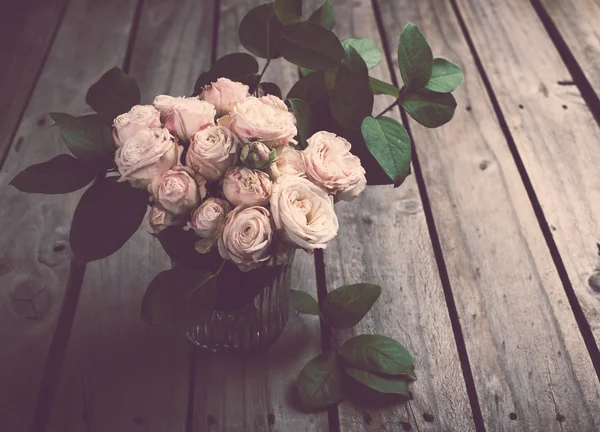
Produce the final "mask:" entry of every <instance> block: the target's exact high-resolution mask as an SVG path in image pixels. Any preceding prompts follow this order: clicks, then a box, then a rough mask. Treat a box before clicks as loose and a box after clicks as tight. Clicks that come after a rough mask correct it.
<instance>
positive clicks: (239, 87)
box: [200, 78, 250, 115]
mask: <svg viewBox="0 0 600 432" xmlns="http://www.w3.org/2000/svg"><path fill="white" fill-rule="evenodd" d="M248 96H250V94H249V93H248V86H247V85H245V84H242V83H239V82H235V81H231V80H230V79H228V78H219V79H218V80H217V81H216V82H214V83H211V84H210V85H207V86H205V87H204V90H203V91H202V94H201V95H200V98H201V99H203V100H205V101H206V102H209V103H211V104H213V105H214V106H215V108H216V109H217V114H218V115H224V114H229V112H230V111H231V110H232V109H233V107H234V106H235V105H236V104H237V103H238V102H240V101H243V100H244V99H246V98H247V97H248Z"/></svg>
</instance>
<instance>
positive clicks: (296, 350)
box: [193, 0, 329, 432]
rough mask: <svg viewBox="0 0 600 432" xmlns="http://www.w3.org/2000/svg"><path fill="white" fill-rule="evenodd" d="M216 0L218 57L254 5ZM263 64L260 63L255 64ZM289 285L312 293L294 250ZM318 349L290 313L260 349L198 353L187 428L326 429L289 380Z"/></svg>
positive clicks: (275, 72)
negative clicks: (281, 328)
mask: <svg viewBox="0 0 600 432" xmlns="http://www.w3.org/2000/svg"><path fill="white" fill-rule="evenodd" d="M260 3H261V1H259V0H253V1H250V2H245V4H240V3H239V2H235V1H233V0H227V1H224V0H222V1H221V9H220V25H219V37H218V47H217V54H218V57H220V56H222V55H225V54H228V53H231V52H238V51H244V49H243V48H242V47H241V45H240V43H239V40H238V36H237V27H238V25H239V22H240V21H241V19H242V18H243V17H244V15H245V14H246V12H247V11H248V9H250V8H252V7H254V6H256V5H258V4H260ZM261 64H264V62H261ZM297 73H298V72H297V69H296V68H295V67H293V66H292V65H290V64H286V63H285V62H283V61H282V60H275V61H273V62H271V65H270V66H269V69H268V70H267V72H266V74H265V80H266V81H274V82H276V83H278V84H279V85H280V86H281V88H282V90H283V92H284V94H285V93H286V92H287V90H289V88H291V86H292V84H293V82H294V81H295V79H296V77H297ZM292 281H293V282H292V289H296V290H304V291H307V292H309V293H310V294H312V295H313V296H315V297H316V295H317V294H316V291H317V288H316V278H315V269H314V261H313V258H312V257H311V256H308V255H307V254H305V253H304V252H302V251H298V252H297V253H296V257H295V260H294V267H293V273H292ZM320 351H321V337H320V327H319V320H318V319H317V318H316V317H299V316H296V315H292V316H291V317H290V320H289V322H288V324H287V326H286V328H285V330H284V332H283V334H282V335H281V337H280V338H279V340H278V341H276V342H275V343H274V344H273V345H272V346H271V347H269V348H268V349H267V350H265V351H262V352H257V353H253V354H249V355H244V356H243V357H242V356H227V355H214V354H210V353H206V352H204V351H198V352H197V354H196V356H197V362H196V382H195V385H196V386H195V391H194V418H193V430H194V431H197V432H203V431H211V432H217V431H222V432H251V431H256V432H264V431H271V432H276V431H278V432H279V431H280V432H284V431H285V432H296V431H315V432H317V431H319V432H321V431H327V430H329V428H328V424H327V414H326V413H324V412H321V413H316V414H305V413H303V412H301V411H300V410H299V409H298V408H297V403H296V399H295V398H296V394H295V380H296V376H297V375H298V372H300V369H301V368H302V367H303V366H304V364H305V363H306V362H307V361H308V360H309V359H311V358H312V357H314V356H315V355H317V354H318V353H319V352H320Z"/></svg>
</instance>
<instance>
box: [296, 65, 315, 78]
mask: <svg viewBox="0 0 600 432" xmlns="http://www.w3.org/2000/svg"><path fill="white" fill-rule="evenodd" d="M298 69H300V76H303V77H305V76H306V75H308V74H309V73H312V72H314V71H313V70H312V69H309V68H305V67H302V66H298Z"/></svg>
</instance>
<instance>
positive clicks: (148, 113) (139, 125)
mask: <svg viewBox="0 0 600 432" xmlns="http://www.w3.org/2000/svg"><path fill="white" fill-rule="evenodd" d="M159 127H161V124H160V113H159V112H158V110H157V109H156V108H154V107H153V106H152V105H135V106H134V107H132V108H131V109H130V110H129V112H126V113H124V114H121V115H120V116H118V117H117V118H116V119H114V121H113V130H112V131H113V138H114V140H115V144H116V145H117V147H122V146H123V143H124V142H125V141H127V140H128V139H129V138H131V137H132V136H134V135H135V133H136V132H137V131H139V130H142V129H146V128H159Z"/></svg>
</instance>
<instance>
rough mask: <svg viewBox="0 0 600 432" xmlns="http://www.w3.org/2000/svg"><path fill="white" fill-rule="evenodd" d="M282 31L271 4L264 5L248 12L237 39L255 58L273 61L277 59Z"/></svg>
mask: <svg viewBox="0 0 600 432" xmlns="http://www.w3.org/2000/svg"><path fill="white" fill-rule="evenodd" d="M282 31H283V25H282V24H281V23H280V22H279V20H278V19H277V15H275V10H274V8H273V3H266V4H263V5H260V6H257V7H255V8H254V9H250V11H248V13H247V14H246V16H245V17H244V18H243V19H242V22H241V23H240V27H239V37H240V42H241V43H242V45H243V46H244V48H246V49H247V50H248V51H250V52H251V53H252V54H254V55H255V56H258V57H262V58H272V59H273V58H277V57H279V53H278V51H277V50H278V48H279V43H280V39H281V33H282Z"/></svg>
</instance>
